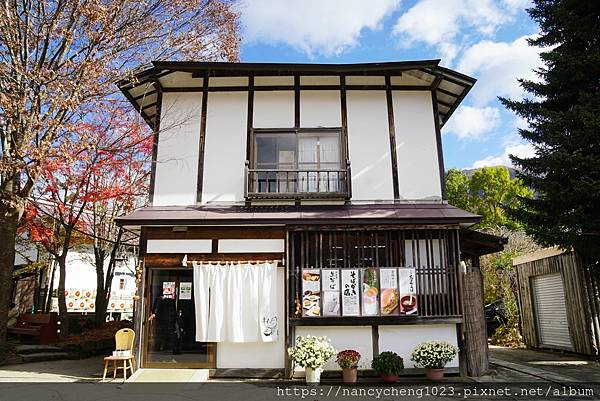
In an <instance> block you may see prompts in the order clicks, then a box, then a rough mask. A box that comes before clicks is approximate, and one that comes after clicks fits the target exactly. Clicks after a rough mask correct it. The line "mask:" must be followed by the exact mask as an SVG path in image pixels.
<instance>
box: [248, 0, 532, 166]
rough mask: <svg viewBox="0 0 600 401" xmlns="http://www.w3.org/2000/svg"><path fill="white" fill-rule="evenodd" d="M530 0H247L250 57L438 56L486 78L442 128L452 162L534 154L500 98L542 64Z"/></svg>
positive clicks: (495, 161) (514, 92)
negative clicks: (533, 42) (533, 40)
mask: <svg viewBox="0 0 600 401" xmlns="http://www.w3.org/2000/svg"><path fill="white" fill-rule="evenodd" d="M528 6H529V0H302V1H300V0H296V1H294V0H239V1H238V8H239V11H240V13H241V23H242V35H243V39H242V53H241V59H242V61H246V62H315V63H352V62H368V61H402V60H417V59H435V58H440V59H441V60H442V61H441V63H440V64H441V65H443V66H446V67H449V68H452V69H455V70H457V71H460V72H462V73H465V74H468V75H470V76H473V77H475V78H477V79H478V82H477V83H476V85H475V87H474V89H473V90H472V91H471V93H470V94H469V95H468V96H467V98H466V99H465V100H464V101H463V103H462V106H461V107H460V108H459V109H458V110H457V111H456V112H455V113H454V115H453V116H452V118H451V119H450V121H449V122H448V123H447V124H446V126H445V127H444V128H443V130H442V132H443V144H444V158H445V164H446V168H450V167H458V168H471V167H481V166H486V165H499V164H504V165H510V161H509V158H508V155H509V154H515V155H518V156H529V155H532V154H533V149H532V147H531V146H530V145H529V144H527V143H525V142H524V141H523V140H522V139H521V138H520V137H519V136H518V134H517V128H518V127H523V126H524V123H523V121H521V120H519V119H518V118H516V117H515V116H514V115H513V114H512V113H510V112H508V111H506V110H505V109H504V108H503V107H502V105H501V104H500V103H499V102H498V101H497V96H508V97H517V98H518V97H521V96H523V92H522V91H521V89H520V88H519V87H518V83H517V81H516V80H517V78H519V77H526V78H535V75H534V73H533V72H532V70H533V69H534V68H537V67H538V66H539V65H540V61H539V57H538V52H539V50H538V49H536V48H532V47H529V46H528V45H527V43H526V38H527V37H529V36H532V35H535V34H536V33H537V32H538V27H537V25H536V24H535V23H534V22H533V21H531V20H530V19H529V16H528V15H527V13H526V12H525V8H527V7H528Z"/></svg>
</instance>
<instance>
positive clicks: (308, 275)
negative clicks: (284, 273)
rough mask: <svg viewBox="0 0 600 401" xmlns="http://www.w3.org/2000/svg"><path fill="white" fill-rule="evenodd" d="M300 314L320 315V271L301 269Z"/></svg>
mask: <svg viewBox="0 0 600 401" xmlns="http://www.w3.org/2000/svg"><path fill="white" fill-rule="evenodd" d="M302 316H321V272H320V271H319V270H304V271H302Z"/></svg>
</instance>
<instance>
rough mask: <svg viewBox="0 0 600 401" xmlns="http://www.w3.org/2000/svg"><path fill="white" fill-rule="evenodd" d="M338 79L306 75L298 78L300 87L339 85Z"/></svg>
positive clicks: (331, 76)
mask: <svg viewBox="0 0 600 401" xmlns="http://www.w3.org/2000/svg"><path fill="white" fill-rule="evenodd" d="M339 84H340V77H338V76H336V75H306V76H303V77H300V85H339Z"/></svg>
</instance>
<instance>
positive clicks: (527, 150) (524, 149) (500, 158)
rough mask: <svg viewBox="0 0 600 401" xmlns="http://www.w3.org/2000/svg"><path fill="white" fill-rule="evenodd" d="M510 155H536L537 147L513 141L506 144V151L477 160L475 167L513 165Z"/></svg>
mask: <svg viewBox="0 0 600 401" xmlns="http://www.w3.org/2000/svg"><path fill="white" fill-rule="evenodd" d="M509 155H514V156H517V157H521V158H527V157H533V156H535V149H534V147H533V145H531V144H530V143H511V144H508V145H506V146H505V148H504V152H503V153H502V154H500V155H496V156H488V157H486V158H485V159H482V160H477V161H476V162H475V163H473V168H481V167H493V166H512V165H513V164H512V162H511V161H510V157H509Z"/></svg>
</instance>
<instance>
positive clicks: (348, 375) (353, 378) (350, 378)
mask: <svg viewBox="0 0 600 401" xmlns="http://www.w3.org/2000/svg"><path fill="white" fill-rule="evenodd" d="M342 378H343V379H344V383H345V384H354V383H356V382H357V381H358V369H357V368H344V369H342Z"/></svg>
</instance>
